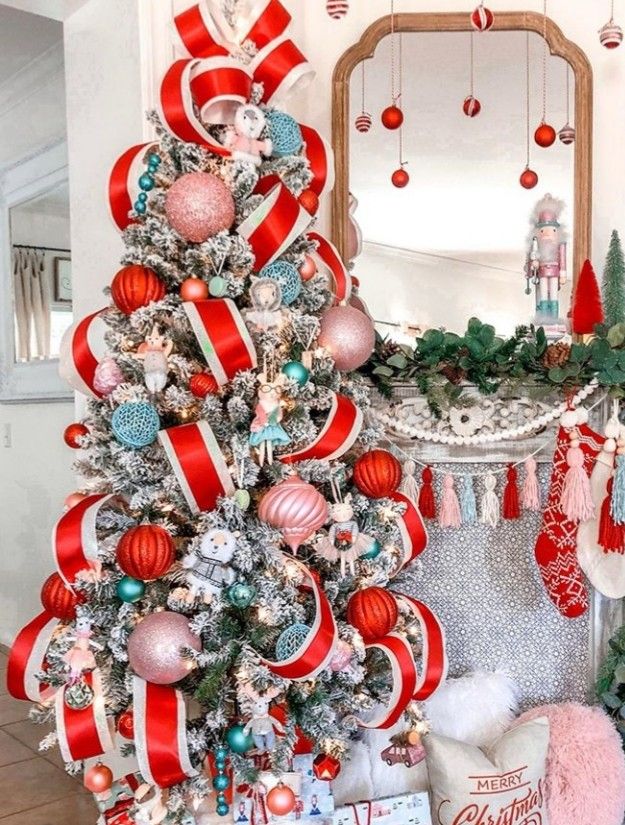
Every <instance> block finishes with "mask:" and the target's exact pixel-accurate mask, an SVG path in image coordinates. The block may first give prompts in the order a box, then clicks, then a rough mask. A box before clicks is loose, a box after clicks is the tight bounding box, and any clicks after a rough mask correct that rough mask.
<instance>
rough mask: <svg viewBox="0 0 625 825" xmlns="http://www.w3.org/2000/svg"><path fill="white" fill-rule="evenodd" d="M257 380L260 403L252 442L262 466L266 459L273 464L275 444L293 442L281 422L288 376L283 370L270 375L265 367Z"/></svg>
mask: <svg viewBox="0 0 625 825" xmlns="http://www.w3.org/2000/svg"><path fill="white" fill-rule="evenodd" d="M257 381H258V385H259V386H258V403H257V405H256V410H255V416H254V419H253V421H252V424H251V430H252V432H251V435H250V444H251V446H252V447H256V448H257V449H258V461H259V464H260V466H261V467H262V466H263V465H264V464H265V459H266V460H267V463H268V464H273V448H274V446H284V445H286V444H290V443H291V439H290V438H289V436H288V435H287V433H286V432H285V430H284V428H283V427H282V424H281V423H280V422H281V421H282V418H283V415H284V413H283V401H282V393H283V391H284V386H285V384H286V383H287V381H288V378H287V376H286V375H285V374H284V373H282V372H280V373H278V374H277V375H275V374H274V375H273V376H271V377H270V375H269V372H268V371H267V369H266V368H265V369H264V370H263V372H261V373H259V374H258V376H257Z"/></svg>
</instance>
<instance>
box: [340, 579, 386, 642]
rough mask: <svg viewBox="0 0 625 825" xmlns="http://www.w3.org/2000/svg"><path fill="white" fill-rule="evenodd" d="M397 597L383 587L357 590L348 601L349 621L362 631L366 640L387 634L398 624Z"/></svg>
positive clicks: (371, 640)
mask: <svg viewBox="0 0 625 825" xmlns="http://www.w3.org/2000/svg"><path fill="white" fill-rule="evenodd" d="M397 617H398V610H397V602H396V600H395V597H394V596H392V595H391V594H390V593H389V592H388V590H383V589H382V588H381V587H365V589H364V590H357V591H356V592H355V593H354V594H353V596H351V597H350V599H349V602H348V603H347V621H348V622H349V623H350V624H351V625H352V627H355V628H356V630H358V631H359V632H360V635H361V636H362V638H363V639H364V641H365V642H374V641H375V640H376V639H381V638H382V636H386V634H387V633H390V632H391V630H392V629H393V628H394V627H395V625H396V624H397Z"/></svg>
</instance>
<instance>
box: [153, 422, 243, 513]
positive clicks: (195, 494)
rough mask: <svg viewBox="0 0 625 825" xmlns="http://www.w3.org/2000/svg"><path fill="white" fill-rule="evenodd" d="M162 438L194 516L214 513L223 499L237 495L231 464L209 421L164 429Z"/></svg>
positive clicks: (160, 437)
mask: <svg viewBox="0 0 625 825" xmlns="http://www.w3.org/2000/svg"><path fill="white" fill-rule="evenodd" d="M158 438H159V441H160V442H161V445H162V446H163V449H164V450H165V453H166V454H167V458H168V460H169V463H170V464H171V467H172V470H173V471H174V474H175V476H176V478H177V479H178V483H179V484H180V487H181V489H182V493H183V495H184V497H185V499H186V502H187V504H188V505H189V509H190V510H191V512H192V513H194V514H197V513H200V512H203V511H208V510H214V509H215V507H216V506H217V499H218V498H219V497H220V496H229V495H232V494H233V493H234V484H233V483H232V479H231V477H230V473H229V472H228V465H227V464H226V460H225V458H224V456H223V453H222V452H221V449H220V447H219V444H218V443H217V439H216V438H215V435H214V433H213V431H212V430H211V428H210V425H209V424H208V422H207V421H198V422H197V423H195V424H181V425H180V426H178V427H170V428H169V429H167V430H161V431H160V433H159V434H158Z"/></svg>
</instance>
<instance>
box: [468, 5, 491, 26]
mask: <svg viewBox="0 0 625 825" xmlns="http://www.w3.org/2000/svg"><path fill="white" fill-rule="evenodd" d="M494 22H495V15H494V14H493V13H492V11H491V10H490V9H487V8H485V6H484V3H480V5H479V6H478V7H477V8H475V9H474V10H473V11H472V12H471V25H472V26H473V28H474V29H475V31H478V32H487V31H488V30H489V29H492V27H493V23H494Z"/></svg>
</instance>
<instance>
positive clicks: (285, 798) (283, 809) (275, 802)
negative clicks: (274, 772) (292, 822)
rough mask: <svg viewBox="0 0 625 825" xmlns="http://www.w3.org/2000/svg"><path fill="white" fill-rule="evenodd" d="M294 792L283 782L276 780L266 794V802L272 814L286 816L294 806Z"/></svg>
mask: <svg viewBox="0 0 625 825" xmlns="http://www.w3.org/2000/svg"><path fill="white" fill-rule="evenodd" d="M296 801H297V800H296V799H295V794H294V793H293V791H292V790H291V789H290V788H289V786H288V785H285V784H284V783H283V782H278V784H277V785H276V786H275V788H272V789H271V790H270V791H269V793H268V794H267V796H266V804H267V807H268V808H269V810H270V811H271V813H272V814H273V815H274V816H286V815H287V814H290V813H291V811H292V810H293V808H295V803H296Z"/></svg>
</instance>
